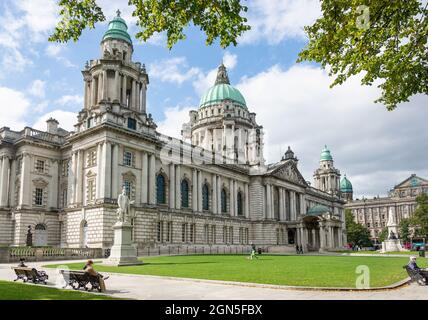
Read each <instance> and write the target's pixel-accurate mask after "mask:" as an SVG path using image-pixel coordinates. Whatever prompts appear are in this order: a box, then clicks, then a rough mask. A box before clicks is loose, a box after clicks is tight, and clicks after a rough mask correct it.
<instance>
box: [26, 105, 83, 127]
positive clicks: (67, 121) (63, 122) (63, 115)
mask: <svg viewBox="0 0 428 320" xmlns="http://www.w3.org/2000/svg"><path fill="white" fill-rule="evenodd" d="M76 117H77V114H76V113H74V112H69V111H64V110H54V111H51V112H48V113H46V114H44V115H43V116H41V117H40V118H38V119H37V120H36V121H35V123H34V125H33V126H32V127H33V128H35V129H37V130H43V131H46V120H48V119H49V118H54V119H56V120H58V122H59V126H60V127H61V128H63V129H65V130H67V131H73V130H74V124H75V123H76Z"/></svg>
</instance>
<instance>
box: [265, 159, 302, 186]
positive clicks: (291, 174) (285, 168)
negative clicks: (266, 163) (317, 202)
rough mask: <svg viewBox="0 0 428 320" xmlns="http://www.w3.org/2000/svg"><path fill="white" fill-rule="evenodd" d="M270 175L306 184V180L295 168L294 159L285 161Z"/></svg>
mask: <svg viewBox="0 0 428 320" xmlns="http://www.w3.org/2000/svg"><path fill="white" fill-rule="evenodd" d="M271 175H272V176H274V177H276V178H278V179H281V180H285V181H289V182H294V183H297V184H301V185H304V186H307V183H306V180H305V178H303V176H302V174H301V173H300V171H299V169H297V163H296V162H295V161H287V162H285V163H284V164H283V165H281V166H279V167H278V168H277V169H275V170H274V171H273V172H272V173H271Z"/></svg>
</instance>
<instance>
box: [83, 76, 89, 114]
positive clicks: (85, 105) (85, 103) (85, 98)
mask: <svg viewBox="0 0 428 320" xmlns="http://www.w3.org/2000/svg"><path fill="white" fill-rule="evenodd" d="M83 83H84V88H83V91H84V96H83V108H85V109H89V90H88V84H89V82H88V81H87V80H86V79H84V81H83Z"/></svg>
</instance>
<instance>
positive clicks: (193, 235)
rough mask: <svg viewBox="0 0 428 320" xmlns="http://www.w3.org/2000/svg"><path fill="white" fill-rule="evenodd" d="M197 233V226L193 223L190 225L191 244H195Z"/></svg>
mask: <svg viewBox="0 0 428 320" xmlns="http://www.w3.org/2000/svg"><path fill="white" fill-rule="evenodd" d="M195 232H196V225H195V224H194V223H192V224H191V225H190V231H189V242H190V243H195V238H196V236H195Z"/></svg>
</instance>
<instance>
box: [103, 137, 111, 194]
mask: <svg viewBox="0 0 428 320" xmlns="http://www.w3.org/2000/svg"><path fill="white" fill-rule="evenodd" d="M111 160H112V157H111V143H110V142H109V141H106V142H105V143H104V145H103V165H104V168H103V178H102V186H101V190H102V192H103V194H102V198H104V199H106V198H107V199H108V198H111Z"/></svg>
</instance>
